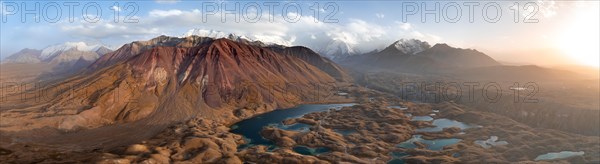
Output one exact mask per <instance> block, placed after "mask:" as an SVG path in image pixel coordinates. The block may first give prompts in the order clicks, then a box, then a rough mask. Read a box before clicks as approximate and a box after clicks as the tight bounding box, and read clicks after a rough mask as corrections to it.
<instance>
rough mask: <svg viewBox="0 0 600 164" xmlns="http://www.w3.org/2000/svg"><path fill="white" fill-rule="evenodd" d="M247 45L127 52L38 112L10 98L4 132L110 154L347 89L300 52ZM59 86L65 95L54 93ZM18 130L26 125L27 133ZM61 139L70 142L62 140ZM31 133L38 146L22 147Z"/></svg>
mask: <svg viewBox="0 0 600 164" xmlns="http://www.w3.org/2000/svg"><path fill="white" fill-rule="evenodd" d="M254 43H255V42H249V41H240V42H237V41H232V40H229V39H213V38H206V37H198V36H190V37H186V38H177V37H167V36H160V37H157V38H154V39H151V40H149V41H139V42H133V43H130V44H126V45H124V46H123V47H121V48H120V49H118V50H116V51H114V52H111V53H108V54H106V55H104V56H102V57H101V58H100V59H98V60H97V61H96V62H94V63H93V64H92V65H91V66H89V67H87V70H86V72H84V73H80V74H77V75H75V76H73V77H71V78H68V79H66V80H63V81H60V82H57V83H55V85H49V86H45V87H44V88H43V89H44V90H48V91H50V92H48V93H47V95H46V96H45V97H44V98H45V99H44V100H43V101H41V103H38V102H34V101H25V102H22V101H23V100H22V99H19V95H18V94H15V95H8V96H5V97H3V98H4V100H8V103H3V104H2V105H1V106H0V108H1V109H2V110H3V111H5V112H3V118H2V119H3V122H2V123H3V125H2V130H3V131H12V132H14V134H12V135H15V136H21V138H29V139H31V140H39V141H38V142H45V143H47V144H52V145H62V146H64V147H69V148H73V149H75V148H84V147H87V146H93V145H97V144H105V146H107V147H110V146H109V145H114V146H116V145H120V144H125V143H130V142H132V141H136V140H139V139H141V138H145V137H150V136H152V135H154V134H155V133H156V132H159V131H161V130H163V129H164V128H166V126H168V125H170V124H172V123H176V122H181V121H185V120H187V119H190V118H195V117H200V118H206V119H211V120H213V121H215V122H219V123H222V124H227V123H230V122H233V121H235V120H239V119H242V118H244V117H248V116H252V115H255V114H257V113H262V112H266V111H270V110H273V109H276V108H284V107H291V106H294V105H297V104H299V103H310V102H317V103H323V102H327V100H322V99H320V98H322V97H328V96H331V95H329V94H330V93H332V92H330V91H328V90H327V88H335V87H336V86H337V85H346V84H348V82H349V81H350V78H349V76H348V75H346V74H345V73H344V72H343V71H342V70H341V69H340V67H339V66H337V65H336V64H334V63H333V62H330V61H329V60H328V59H325V58H323V57H321V56H319V55H318V54H316V53H314V52H312V51H311V50H309V49H307V48H304V47H291V48H287V47H286V48H282V49H273V48H268V47H263V46H259V45H255V44H254ZM67 85H68V86H70V87H72V88H69V89H72V90H67V91H65V90H61V89H60V88H61V87H62V88H64V87H65V86H67ZM33 92H34V91H30V92H26V93H25V94H35V93H33ZM11 101H12V102H16V101H21V102H19V103H10V102H11ZM6 104H19V106H12V105H6ZM15 110H19V111H21V112H31V113H39V114H42V113H43V115H44V117H38V116H36V115H37V114H26V115H20V114H18V112H17V113H15V112H16V111H15ZM23 120H32V121H31V122H30V123H31V124H27V126H25V124H24V121H23ZM108 125H110V126H108ZM36 129H54V130H41V131H40V130H36ZM29 130H32V131H34V132H26V131H29ZM53 131H54V132H53ZM64 131H70V132H71V133H68V134H64V135H62V134H61V133H63V132H64ZM31 133H34V134H36V136H45V137H44V139H41V138H37V139H36V138H35V137H26V136H31ZM106 133H119V134H121V135H122V137H114V136H110V135H105V134H106ZM48 136H55V137H48Z"/></svg>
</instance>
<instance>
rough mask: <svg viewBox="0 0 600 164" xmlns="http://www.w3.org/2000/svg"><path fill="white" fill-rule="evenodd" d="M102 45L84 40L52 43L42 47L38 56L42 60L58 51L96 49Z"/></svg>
mask: <svg viewBox="0 0 600 164" xmlns="http://www.w3.org/2000/svg"><path fill="white" fill-rule="evenodd" d="M103 46H104V45H101V44H88V43H86V42H65V43H63V44H57V45H52V46H49V47H47V48H44V49H43V50H42V53H41V54H40V58H41V59H42V60H44V59H48V58H50V57H52V56H54V55H56V54H57V53H58V52H64V51H68V50H71V49H75V50H78V51H96V50H98V49H99V48H100V47H103ZM104 47H106V46H104Z"/></svg>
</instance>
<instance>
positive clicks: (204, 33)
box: [182, 29, 292, 46]
mask: <svg viewBox="0 0 600 164" xmlns="http://www.w3.org/2000/svg"><path fill="white" fill-rule="evenodd" d="M194 35H195V36H201V37H210V38H215V39H219V38H226V39H230V40H235V41H237V40H239V39H245V40H248V41H260V42H262V43H265V44H267V45H269V44H277V45H283V46H291V45H292V44H291V42H292V41H288V40H286V39H284V38H283V37H280V36H273V35H262V34H247V35H239V34H234V33H227V32H223V31H218V30H207V29H191V30H189V31H187V32H186V33H184V34H183V36H182V37H189V36H194Z"/></svg>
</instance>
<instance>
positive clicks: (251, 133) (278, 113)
mask: <svg viewBox="0 0 600 164" xmlns="http://www.w3.org/2000/svg"><path fill="white" fill-rule="evenodd" d="M353 105H355V104H354V103H348V104H306V105H299V106H297V107H294V108H289V109H277V110H274V111H271V112H267V113H263V114H260V115H257V116H254V117H252V118H249V119H246V120H243V121H240V122H238V123H236V124H234V125H232V126H231V132H232V133H236V134H239V135H242V136H244V138H245V139H246V140H247V141H248V143H247V144H245V145H241V146H240V147H239V149H244V148H247V147H250V146H254V145H264V146H267V147H269V149H274V148H275V144H274V142H273V141H271V140H268V139H265V138H263V137H262V136H261V135H260V131H261V130H262V129H263V128H264V127H268V126H275V127H277V128H280V129H284V130H294V131H306V130H308V128H310V125H307V124H302V123H296V124H292V125H283V123H282V122H283V121H284V120H286V119H290V118H299V117H302V116H303V115H305V114H308V113H312V112H321V111H327V110H329V109H336V110H339V109H341V108H342V107H347V106H353ZM317 149H319V148H317ZM296 150H299V151H301V152H302V153H306V152H313V150H312V149H310V148H304V147H298V148H296ZM322 151H323V149H322V148H320V149H319V150H316V151H315V152H317V153H319V152H322Z"/></svg>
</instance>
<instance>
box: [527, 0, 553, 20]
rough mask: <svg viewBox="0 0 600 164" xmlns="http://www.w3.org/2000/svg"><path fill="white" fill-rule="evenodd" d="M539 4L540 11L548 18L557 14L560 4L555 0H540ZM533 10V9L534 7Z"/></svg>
mask: <svg viewBox="0 0 600 164" xmlns="http://www.w3.org/2000/svg"><path fill="white" fill-rule="evenodd" d="M537 5H538V6H539V10H540V13H542V15H543V16H544V17H546V18H548V17H552V16H554V15H556V10H557V9H558V6H557V5H556V2H555V1H554V0H538V1H537ZM531 10H533V8H532V9H531ZM531 10H530V11H531Z"/></svg>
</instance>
